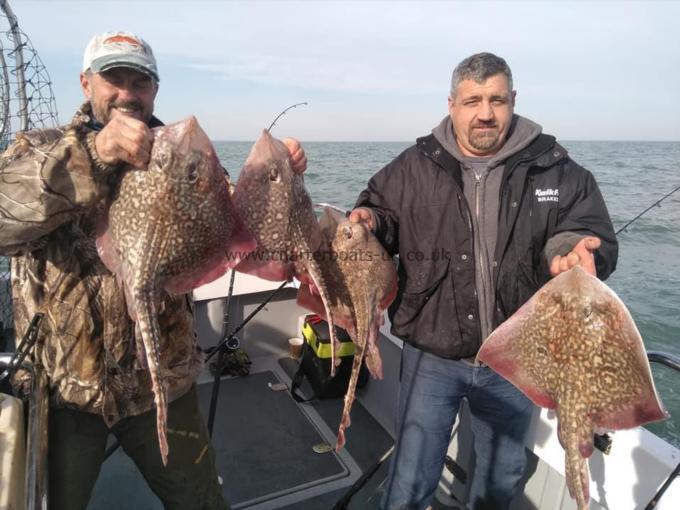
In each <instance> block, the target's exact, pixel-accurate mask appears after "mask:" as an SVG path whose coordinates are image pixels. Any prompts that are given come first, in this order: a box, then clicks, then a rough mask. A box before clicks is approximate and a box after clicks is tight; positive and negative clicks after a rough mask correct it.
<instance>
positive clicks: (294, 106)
mask: <svg viewBox="0 0 680 510" xmlns="http://www.w3.org/2000/svg"><path fill="white" fill-rule="evenodd" d="M303 104H304V105H306V104H307V102H306V101H305V102H302V103H295V104H293V105H290V106H289V107H288V108H286V109H285V110H283V111H282V112H281V113H279V114H278V115H277V116H276V118H275V119H274V121H273V122H272V123H271V125H270V126H269V127H268V128H267V133H271V131H272V128H273V127H274V125H275V124H276V121H277V120H279V119H280V118H281V117H283V116H284V115H285V114H286V112H287V111H288V110H292V109H293V108H297V107H298V106H300V105H303Z"/></svg>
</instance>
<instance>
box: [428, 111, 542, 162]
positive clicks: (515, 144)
mask: <svg viewBox="0 0 680 510" xmlns="http://www.w3.org/2000/svg"><path fill="white" fill-rule="evenodd" d="M541 131H542V128H541V126H540V125H539V124H537V123H535V122H533V121H531V120H529V119H527V118H525V117H522V116H520V115H517V114H514V115H513V116H512V121H511V124H510V130H509V132H508V133H509V134H508V138H507V140H506V141H505V143H504V144H503V146H502V147H501V149H500V150H499V151H498V153H496V154H494V155H493V156H491V158H490V159H489V164H488V166H489V168H494V167H496V166H498V165H499V164H500V163H502V162H504V161H506V160H507V159H508V158H509V157H510V156H513V155H514V154H517V153H518V152H520V151H521V150H522V149H525V148H526V147H528V146H529V144H531V142H533V141H534V140H535V139H536V138H537V137H538V135H540V134H541ZM432 134H433V135H434V137H435V138H436V139H437V141H438V142H439V143H440V144H441V145H442V147H444V149H446V151H447V152H449V153H450V154H451V155H452V156H453V157H454V158H456V159H457V160H458V161H463V160H464V159H466V158H467V156H464V155H463V153H462V152H461V150H460V148H459V147H458V142H456V134H455V132H454V131H453V123H452V122H451V118H450V117H449V116H448V115H447V116H446V117H444V118H443V119H442V120H441V122H440V123H439V124H438V125H437V126H435V127H434V128H433V129H432Z"/></svg>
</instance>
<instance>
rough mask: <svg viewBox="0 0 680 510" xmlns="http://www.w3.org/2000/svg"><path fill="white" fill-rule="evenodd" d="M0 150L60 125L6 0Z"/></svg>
mask: <svg viewBox="0 0 680 510" xmlns="http://www.w3.org/2000/svg"><path fill="white" fill-rule="evenodd" d="M0 9H1V10H0V69H1V70H0V151H4V150H5V148H6V147H7V146H8V145H9V144H10V143H11V141H12V140H13V139H14V137H15V135H16V133H17V132H18V131H27V130H31V129H37V128H47V127H56V126H58V125H59V119H58V117H57V106H56V103H55V101H54V94H53V93H52V83H51V81H50V77H49V74H48V73H47V69H46V68H45V65H44V64H43V63H42V60H40V57H39V56H38V52H37V51H36V50H35V49H34V48H33V46H32V45H31V41H30V39H29V38H28V36H27V35H26V34H25V33H24V32H23V31H22V30H21V29H20V28H19V23H18V21H17V18H16V16H15V15H14V13H13V12H12V9H11V8H10V6H9V3H8V2H7V1H6V0H0ZM9 275H10V261H9V259H8V258H5V257H0V322H1V325H0V334H1V336H0V351H4V350H7V348H8V347H10V346H11V343H12V340H13V338H12V337H13V334H12V331H13V319H12V294H11V291H10V285H9V280H10V276H9Z"/></svg>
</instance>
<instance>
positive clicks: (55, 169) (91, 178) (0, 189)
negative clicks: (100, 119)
mask: <svg viewBox="0 0 680 510" xmlns="http://www.w3.org/2000/svg"><path fill="white" fill-rule="evenodd" d="M94 135H95V133H94V132H85V131H82V130H79V129H76V128H75V127H66V128H64V129H63V130H62V129H49V130H39V131H29V132H25V133H19V134H18V135H17V140H16V141H15V142H14V143H13V144H12V145H11V146H10V147H9V148H8V149H7V150H6V151H5V152H4V153H3V154H2V156H0V254H3V255H17V254H19V253H21V252H22V251H25V250H29V251H30V250H31V249H32V248H33V246H35V244H34V243H35V242H36V241H38V240H39V239H40V238H42V237H43V236H45V235H46V234H49V233H50V232H52V231H53V230H54V229H56V228H57V227H59V226H60V225H63V224H64V223H66V222H68V221H70V220H71V219H72V218H73V217H74V216H75V215H76V214H79V213H82V212H83V210H85V209H87V208H89V207H90V206H92V205H94V204H96V203H97V201H98V200H99V199H101V198H102V197H103V196H105V194H106V193H107V191H108V186H107V185H106V181H107V179H106V176H107V175H108V174H109V173H110V172H111V171H112V170H113V168H112V167H109V166H107V165H105V164H103V163H102V162H101V161H100V160H99V159H98V158H97V156H96V152H95V151H94V150H93V147H94Z"/></svg>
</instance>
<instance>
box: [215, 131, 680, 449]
mask: <svg viewBox="0 0 680 510" xmlns="http://www.w3.org/2000/svg"><path fill="white" fill-rule="evenodd" d="M411 144H412V142H307V143H304V142H303V146H304V149H305V152H306V154H307V157H308V161H309V162H308V168H307V171H306V172H305V183H306V185H307V188H308V190H309V192H310V194H311V196H312V200H313V201H314V202H330V203H332V204H335V205H337V206H340V207H343V208H346V209H349V208H351V207H352V205H353V204H354V202H355V200H356V199H357V196H358V195H359V193H360V192H361V191H362V190H363V189H364V188H365V187H366V183H367V181H368V179H370V177H371V176H372V175H373V174H374V173H375V172H377V171H378V170H380V169H381V168H382V167H383V166H385V165H386V164H387V163H389V162H390V161H391V160H392V159H393V158H394V157H396V156H397V155H398V154H399V153H401V152H402V151H403V150H404V149H406V148H407V147H408V146H410V145H411ZM562 145H563V146H564V147H565V148H566V149H567V150H568V151H569V153H570V155H571V157H572V159H574V160H575V161H576V162H577V163H579V164H580V165H581V166H583V167H585V168H587V169H588V170H590V171H591V172H592V173H593V175H594V176H595V178H596V179H597V182H598V184H599V186H600V191H601V192H602V195H603V196H604V199H605V202H606V203H607V207H608V209H609V214H610V215H611V218H612V221H613V223H614V228H615V229H617V230H618V229H619V228H621V227H622V226H623V225H625V224H626V223H627V222H628V221H629V220H631V219H633V218H634V217H635V216H636V215H638V214H639V213H641V212H642V211H643V210H644V209H646V208H647V207H648V206H650V205H652V204H653V203H654V202H656V201H657V200H659V199H660V198H661V197H663V196H664V195H665V194H666V193H668V192H670V191H671V190H673V189H674V188H676V187H678V186H680V142H563V143H562ZM251 146H252V142H216V143H215V148H216V149H217V151H218V154H219V156H220V158H221V160H222V164H223V165H224V166H225V168H227V170H228V171H229V173H230V174H231V176H232V178H233V179H234V181H236V179H237V178H238V174H239V171H240V168H241V166H242V165H243V162H244V161H245V159H246V157H247V155H248V152H249V151H250V148H251ZM618 239H619V261H618V267H617V269H616V271H615V272H614V274H613V275H612V276H611V277H610V278H609V279H608V280H607V284H608V285H609V286H610V287H611V288H612V289H613V290H614V291H615V292H616V293H617V294H618V295H619V297H620V298H621V299H622V300H623V301H624V303H626V305H627V306H628V308H629V309H630V311H631V314H632V316H633V318H634V320H635V322H636V324H637V326H638V329H639V330H640V333H641V335H642V338H643V339H644V342H645V346H646V348H647V349H648V350H658V351H666V352H669V353H673V354H675V355H677V356H680V191H678V192H677V193H676V194H674V195H672V196H670V197H669V198H667V199H666V200H664V201H663V202H662V203H661V206H660V207H654V208H653V209H651V210H650V211H648V212H647V213H646V214H645V215H644V216H642V217H641V218H640V219H638V220H636V221H635V222H634V223H633V224H632V225H631V226H629V227H628V228H627V229H626V230H624V231H623V232H621V233H620V234H619V235H618ZM652 372H653V375H654V380H655V382H656V386H657V391H658V392H659V394H660V396H661V399H662V401H663V403H664V405H665V406H666V408H667V409H668V411H669V412H670V413H671V416H672V418H671V419H670V420H666V421H664V422H661V423H656V424H651V425H649V426H648V428H649V429H650V430H652V431H653V432H654V433H656V434H658V435H660V436H661V437H663V438H664V439H666V440H668V441H669V442H671V443H673V444H674V445H675V446H678V447H680V374H678V373H677V372H674V371H672V370H671V369H669V368H666V367H664V366H660V365H652Z"/></svg>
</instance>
